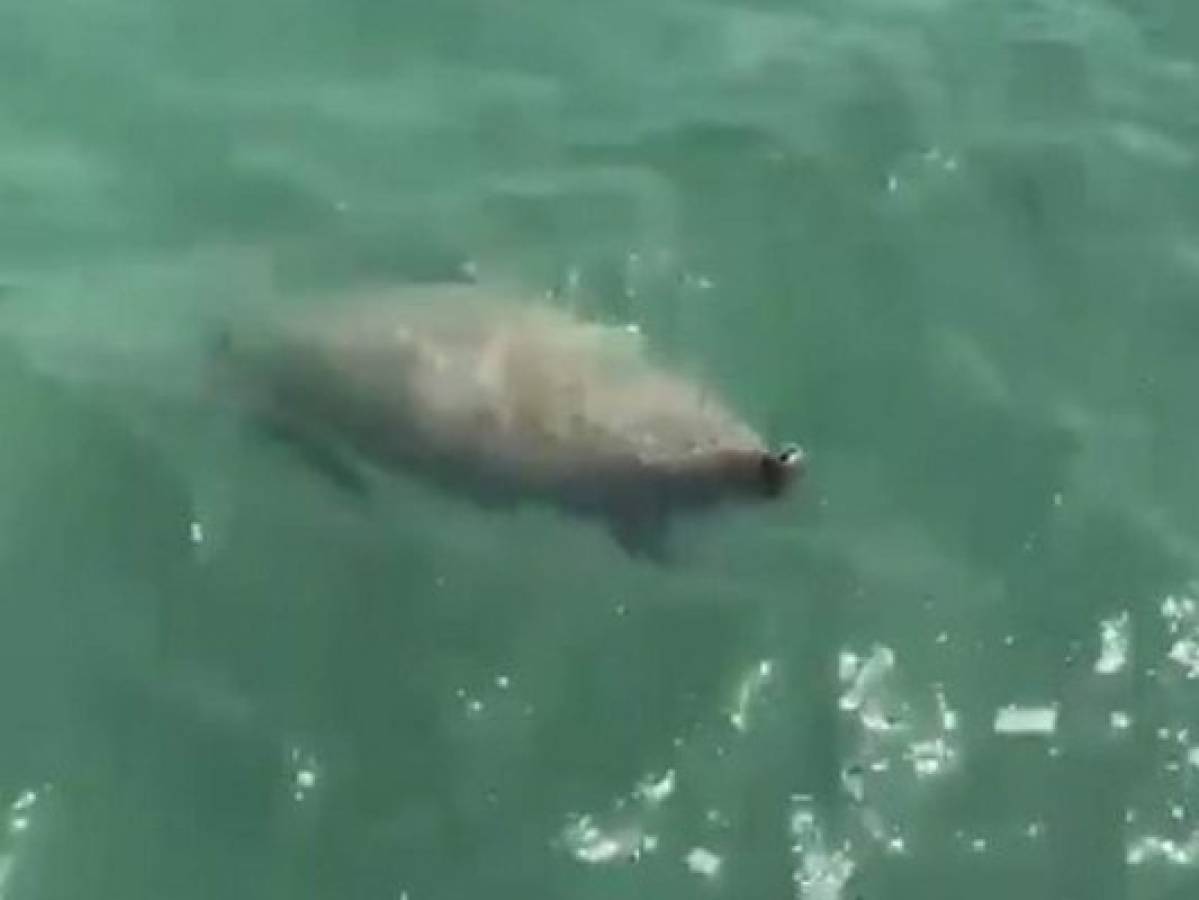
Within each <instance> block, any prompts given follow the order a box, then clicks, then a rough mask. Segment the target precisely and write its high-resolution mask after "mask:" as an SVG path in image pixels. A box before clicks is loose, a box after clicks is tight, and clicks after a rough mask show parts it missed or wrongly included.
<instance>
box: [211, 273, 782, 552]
mask: <svg viewBox="0 0 1199 900" xmlns="http://www.w3.org/2000/svg"><path fill="white" fill-rule="evenodd" d="M219 356H220V359H221V360H222V364H223V366H224V368H225V370H226V371H228V372H230V373H232V375H233V376H234V378H235V380H236V383H237V385H238V393H239V395H240V397H242V398H243V399H245V400H247V401H248V402H249V403H250V406H251V408H252V410H253V415H254V418H255V420H256V421H258V422H259V423H261V424H262V425H264V427H266V428H267V429H268V430H269V431H270V432H271V433H272V434H273V435H275V436H276V437H279V438H282V439H283V440H285V441H286V442H287V443H288V444H289V445H291V446H292V447H294V448H295V449H296V450H298V451H299V452H301V453H302V454H303V455H304V457H305V458H306V459H307V460H308V461H309V462H310V463H312V464H313V465H315V466H316V467H317V468H319V469H320V470H321V471H322V472H324V473H325V474H326V475H328V476H330V477H331V478H332V479H333V480H335V481H336V482H337V483H338V484H339V485H341V486H342V487H344V488H347V489H349V490H351V491H354V492H357V493H364V492H365V491H366V489H367V487H366V486H367V479H366V476H365V474H364V473H363V464H364V463H368V464H372V465H373V467H375V468H379V469H383V470H391V471H392V472H395V473H408V474H410V475H414V476H417V477H419V478H423V479H425V480H426V481H429V482H432V483H435V484H437V485H440V486H441V487H443V488H445V489H446V490H448V491H450V492H452V493H454V494H457V495H460V496H463V497H467V498H470V499H472V500H473V501H475V502H476V503H477V504H480V505H482V506H484V507H493V508H500V507H511V506H514V505H516V504H520V503H525V502H540V503H544V504H549V505H551V506H553V507H556V508H558V509H559V510H561V511H564V512H566V513H569V514H573V515H576V516H580V517H583V518H586V519H592V520H598V521H600V522H603V523H605V524H606V526H607V528H608V530H609V531H610V533H611V535H612V536H613V537H614V538H615V540H616V541H617V542H618V543H619V544H620V545H621V546H622V547H623V548H624V549H625V550H626V551H627V552H628V553H630V554H632V555H635V556H643V557H649V558H653V559H656V560H659V561H661V560H664V559H665V557H666V556H667V535H668V532H669V524H670V521H671V520H672V518H673V517H675V516H676V515H678V514H682V513H688V512H698V511H702V510H708V509H712V508H715V507H717V506H721V505H724V504H728V503H735V502H743V501H754V500H768V499H772V498H778V497H781V496H783V495H784V493H785V492H786V490H787V488H788V486H789V484H791V483H792V482H793V481H794V480H795V478H796V476H797V475H798V474H800V473H802V471H803V469H804V465H805V458H804V454H803V451H802V450H801V449H800V448H799V447H798V446H797V445H794V444H788V445H784V446H782V447H781V448H779V449H771V448H770V447H768V446H767V445H766V443H765V442H764V441H763V439H762V438H761V437H760V436H759V435H758V434H757V433H756V432H755V431H754V430H753V429H752V428H751V427H750V426H749V425H747V424H746V423H745V422H743V421H742V420H741V419H740V418H738V417H737V416H736V415H735V414H734V413H732V412H731V411H730V410H729V409H728V408H727V407H726V406H725V405H724V404H722V403H721V402H720V401H719V399H718V398H717V397H716V396H715V395H714V394H713V393H712V392H711V391H710V390H707V389H706V388H704V387H703V386H702V385H700V384H697V383H695V382H693V381H692V380H690V379H688V378H685V377H682V376H681V375H679V374H677V373H673V372H670V371H668V370H667V369H666V368H665V367H664V366H663V365H661V364H659V363H656V362H654V361H653V360H651V357H650V354H649V353H648V352H647V348H646V347H645V345H644V340H643V338H642V336H641V335H640V334H639V333H638V332H637V331H636V330H635V329H629V328H623V327H618V326H614V325H608V324H602V323H599V322H596V321H589V320H586V319H584V318H581V317H578V316H576V315H575V314H573V313H571V312H570V311H568V310H566V309H564V308H561V307H559V306H557V305H554V304H551V303H547V302H534V301H530V300H526V299H524V298H523V297H521V296H519V295H505V294H503V293H498V292H494V291H489V290H487V289H485V288H482V287H479V286H472V285H440V286H433V287H422V288H408V289H397V290H395V291H392V292H385V293H381V294H376V295H373V296H366V297H362V296H360V297H353V298H349V299H347V300H344V301H339V302H336V303H323V304H320V305H313V306H312V307H309V308H300V309H295V310H292V311H290V312H287V313H284V314H280V315H273V316H271V317H269V318H268V319H265V320H263V321H259V322H256V323H254V325H253V326H252V327H239V328H229V329H226V330H225V331H224V332H223V333H222V338H221V341H220V354H219Z"/></svg>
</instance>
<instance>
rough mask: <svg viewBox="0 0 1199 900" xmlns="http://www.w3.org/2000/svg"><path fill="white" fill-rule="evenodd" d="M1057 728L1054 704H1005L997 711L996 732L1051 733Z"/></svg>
mask: <svg viewBox="0 0 1199 900" xmlns="http://www.w3.org/2000/svg"><path fill="white" fill-rule="evenodd" d="M1056 730H1057V708H1056V707H1053V706H1024V707H1022V706H1004V707H1001V708H1000V709H998V710H997V711H996V713H995V733H996V734H1032V735H1049V734H1053V733H1054V731H1056Z"/></svg>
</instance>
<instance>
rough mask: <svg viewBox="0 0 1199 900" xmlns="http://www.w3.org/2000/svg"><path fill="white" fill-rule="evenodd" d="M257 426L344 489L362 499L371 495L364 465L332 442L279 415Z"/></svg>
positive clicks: (266, 419) (261, 420)
mask: <svg viewBox="0 0 1199 900" xmlns="http://www.w3.org/2000/svg"><path fill="white" fill-rule="evenodd" d="M256 425H257V427H258V429H259V430H260V431H261V432H262V433H263V434H265V435H266V436H267V437H268V438H270V439H271V440H274V441H275V442H277V443H279V444H282V445H284V446H286V447H287V448H288V449H289V450H291V451H292V452H293V453H295V454H296V455H297V456H298V457H299V458H300V459H301V460H303V461H304V463H306V464H307V465H308V466H309V467H310V468H312V469H313V470H314V471H316V472H318V473H319V474H320V475H322V476H323V477H325V478H326V479H328V480H329V481H330V482H331V483H332V484H334V485H336V486H337V487H338V488H340V489H341V490H343V491H345V492H346V493H348V494H352V495H354V496H355V497H358V498H359V499H366V498H367V497H368V496H369V495H370V485H369V484H368V483H367V480H366V476H365V475H364V474H363V472H362V469H361V467H360V466H359V465H358V464H357V463H356V462H355V461H354V460H353V459H351V458H350V456H349V454H348V453H347V452H346V451H344V450H342V449H341V448H339V447H336V446H335V445H334V444H333V443H332V442H331V441H329V440H327V439H324V438H321V437H320V436H318V435H316V434H314V433H313V432H312V431H310V430H308V429H305V428H302V427H299V426H297V425H293V424H290V423H288V422H285V421H283V420H281V419H278V418H262V419H259V420H257V422H256Z"/></svg>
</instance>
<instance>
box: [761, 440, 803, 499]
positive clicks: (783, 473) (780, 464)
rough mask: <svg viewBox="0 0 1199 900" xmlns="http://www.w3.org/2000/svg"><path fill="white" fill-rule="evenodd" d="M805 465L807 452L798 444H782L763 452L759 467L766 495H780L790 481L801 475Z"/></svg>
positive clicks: (788, 485)
mask: <svg viewBox="0 0 1199 900" xmlns="http://www.w3.org/2000/svg"><path fill="white" fill-rule="evenodd" d="M807 466H808V457H807V454H806V453H804V450H803V448H802V447H800V446H799V445H798V444H784V445H783V446H782V447H781V448H779V449H778V450H776V451H774V452H772V453H765V454H763V456H762V461H761V463H760V468H761V476H762V489H763V491H764V492H765V493H766V496H767V497H780V496H782V495H783V494H784V493H785V492H786V490H787V488H788V487H790V486H791V483H792V482H794V481H796V480H798V479H799V478H802V477H803V474H804V472H805V471H806V470H807Z"/></svg>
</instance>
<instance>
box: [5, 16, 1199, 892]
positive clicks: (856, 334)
mask: <svg viewBox="0 0 1199 900" xmlns="http://www.w3.org/2000/svg"><path fill="white" fill-rule="evenodd" d="M1197 138H1199V7H1197V6H1195V5H1194V3H1193V2H1191V0H1156V2H1152V3H1134V2H1131V0H1086V2H1084V0H1075V2H1066V0H1058V2H1049V0H1045V2H1009V3H998V2H996V3H988V2H984V0H891V2H883V0H838V2H832V0H793V2H790V3H784V2H771V0H744V2H741V3H734V2H723V3H722V2H701V0H673V2H672V0H638V2H631V0H608V2H603V3H591V4H584V3H577V2H571V0H531V2H529V3H521V4H517V3H510V2H503V0H500V2H493V3H482V2H478V3H474V2H469V0H441V2H436V3H428V4H417V3H411V2H409V3H404V2H393V3H384V2H381V0H342V2H339V3H335V2H331V0H293V2H283V0H262V2H258V3H241V2H232V0H209V2H207V3H200V2H195V0H160V2H149V0H97V2H93V3H81V2H68V0H48V2H37V3H35V2H31V0H8V2H6V3H5V4H4V5H3V6H2V7H0V286H2V288H3V293H2V294H0V318H2V319H3V321H4V323H5V325H4V331H3V333H4V338H3V341H2V342H0V416H2V419H0V421H2V423H3V425H2V433H3V442H2V444H0V448H2V449H0V802H2V803H3V804H4V806H5V808H6V809H7V812H6V813H5V816H6V818H4V819H3V820H2V821H0V825H2V826H3V834H2V836H0V895H2V896H3V898H4V900H23V898H96V900H99V898H121V900H132V898H154V900H167V898H172V900H173V898H197V900H198V898H205V900H209V898H241V897H245V898H275V897H278V898H288V900H294V898H304V897H312V898H337V900H350V898H388V900H400V898H406V900H427V898H428V900H432V898H447V900H448V898H474V897H487V898H538V900H540V898H547V900H548V898H613V897H622V898H623V897H638V898H641V897H645V898H651V897H652V898H671V900H675V898H696V897H708V896H713V897H728V898H737V900H752V898H763V900H767V898H769V900H774V898H783V897H794V898H802V900H837V898H841V900H855V898H862V900H888V898H935V897H962V896H967V897H979V898H1010V897H1013V896H1019V897H1024V898H1034V897H1035V898H1052V900H1074V898H1080V900H1107V898H1125V897H1127V898H1138V900H1139V898H1146V900H1147V898H1163V900H1164V898H1184V897H1192V896H1195V895H1196V891H1199V830H1197V827H1199V823H1197V822H1196V819H1195V817H1196V814H1197V809H1196V804H1197V803H1199V785H1197V783H1196V782H1197V778H1199V702H1197V701H1199V693H1197V692H1199V679H1197V678H1196V676H1199V608H1197V607H1196V604H1195V602H1194V601H1192V600H1191V599H1190V598H1191V597H1192V596H1194V595H1195V593H1196V592H1197V591H1199V588H1196V587H1195V586H1194V585H1193V583H1192V581H1191V579H1193V578H1195V577H1196V575H1197V574H1199V480H1197V478H1196V475H1195V468H1194V465H1195V459H1196V451H1197V450H1199V419H1197V418H1196V415H1195V399H1194V394H1195V386H1196V384H1199V377H1197V376H1199V354H1197V353H1196V349H1197V348H1199V290H1197V288H1199V178H1197V175H1199V171H1197V167H1196V152H1197V149H1199V147H1197ZM463 272H478V273H481V274H485V275H494V276H497V277H502V278H504V279H509V280H515V279H519V280H520V281H522V282H524V283H526V284H528V285H531V286H532V288H533V289H536V290H545V289H553V290H556V291H558V292H560V293H564V294H566V295H569V296H571V297H574V298H577V299H578V302H579V303H582V304H585V305H586V306H587V308H588V309H589V310H590V311H591V312H592V313H594V314H595V315H597V316H600V317H603V318H605V319H606V320H611V321H628V322H636V323H638V324H640V325H641V326H642V328H643V329H644V331H645V333H646V334H647V335H648V336H649V338H650V340H651V342H652V343H653V344H654V346H655V347H657V348H658V350H659V351H660V352H661V353H663V354H664V355H666V356H669V357H670V358H672V359H673V360H674V361H675V362H676V363H677V364H678V365H679V366H682V367H684V368H685V369H687V370H689V371H692V372H696V373H699V374H702V375H703V376H704V377H705V378H707V379H709V380H710V381H712V382H713V383H715V384H716V385H718V386H719V388H720V390H721V392H722V393H723V394H724V395H725V396H726V397H727V398H728V399H729V401H730V402H731V403H732V404H733V405H735V406H736V407H737V408H738V409H739V410H741V411H742V412H743V414H744V415H745V416H746V418H748V419H749V420H751V421H752V422H753V423H754V424H755V425H756V426H757V427H759V428H760V429H762V430H763V431H765V432H767V433H768V434H769V435H770V436H771V438H772V439H774V440H784V439H795V440H798V441H800V442H802V443H803V444H804V446H805V447H806V448H807V450H808V452H809V453H810V456H811V460H812V467H811V472H810V475H809V478H808V480H807V481H806V483H805V484H804V485H803V487H802V489H801V490H800V491H799V492H798V493H797V494H796V496H795V497H794V498H792V499H791V500H788V501H787V502H786V503H785V504H783V505H781V506H776V507H773V508H771V509H769V510H765V511H763V510H754V511H745V512H743V513H742V512H738V513H734V514H730V515H728V516H720V517H716V518H713V519H709V520H701V521H697V522H693V523H690V524H688V525H686V526H685V527H684V528H682V529H680V532H679V534H678V535H677V536H676V538H677V545H678V557H679V558H678V561H677V562H676V563H675V564H674V565H673V566H670V567H667V568H662V567H656V566H653V565H648V564H645V563H641V562H637V561H635V560H631V559H629V558H627V557H625V556H624V555H623V554H622V553H621V552H620V550H619V549H618V548H616V547H615V545H614V544H613V543H612V542H611V541H609V540H607V538H606V537H605V536H604V535H603V534H602V533H600V531H599V530H597V529H594V528H592V527H590V526H589V525H587V524H586V523H578V522H575V521H567V520H564V519H562V518H560V517H558V516H556V515H555V514H553V513H551V512H548V511H545V510H540V509H535V508H532V509H526V510H523V511H521V512H519V513H516V514H504V513H497V512H487V511H480V510H477V509H475V508H473V507H470V506H467V505H464V504H462V503H459V502H457V501H455V500H452V499H450V498H448V497H445V496H442V495H441V494H439V493H437V492H436V491H435V490H433V489H430V488H429V487H427V486H425V485H422V484H420V483H416V482H410V481H406V480H404V479H396V480H394V481H392V482H389V483H388V484H387V485H386V486H385V487H384V488H382V489H381V491H380V493H379V495H378V496H377V497H376V500H375V502H373V503H371V504H369V505H367V506H365V507H364V506H363V505H361V504H356V503H354V502H352V501H350V500H348V499H347V498H346V497H345V496H343V495H342V494H340V493H339V492H338V491H337V490H336V489H334V488H332V487H331V486H330V485H328V484H327V483H325V482H324V481H322V480H321V479H319V478H318V477H314V475H313V474H312V473H311V472H309V471H308V470H307V469H305V468H304V467H303V466H302V465H298V464H297V463H296V461H295V460H294V459H291V458H289V457H288V456H287V455H286V454H283V453H281V452H279V451H278V449H277V448H273V447H271V446H268V445H266V444H265V443H261V442H255V441H254V440H252V439H246V438H245V436H244V435H240V434H239V433H238V432H236V430H235V429H231V428H228V427H226V425H227V423H225V422H224V421H223V420H222V418H221V416H220V415H216V416H214V415H212V414H210V413H209V412H204V411H202V410H201V409H200V408H199V407H198V406H197V405H196V404H195V403H194V402H193V401H192V398H193V392H192V389H194V388H195V387H196V384H197V380H196V373H195V369H194V357H193V356H191V355H190V351H189V350H188V348H189V347H190V343H189V342H190V341H191V340H192V339H193V338H196V337H197V335H198V334H199V333H200V331H202V323H203V322H204V321H205V317H206V316H207V315H208V313H209V312H211V311H212V310H214V309H225V308H226V307H227V306H229V305H235V304H246V303H250V304H253V303H254V302H255V299H256V298H258V297H260V296H266V295H268V294H270V295H271V296H274V297H283V298H288V297H292V296H298V295H301V294H311V293H313V292H317V291H320V292H328V293H330V294H336V293H337V292H339V291H341V290H348V289H351V288H355V287H359V286H361V285H364V284H380V283H387V282H393V281H430V280H439V279H445V278H451V277H458V276H460V275H461V274H462V273H463ZM1009 707H1015V708H1016V714H1015V716H1014V717H1013V713H1012V710H1010V709H1009ZM1020 710H1024V711H1025V713H1024V715H1023V718H1021V716H1020V713H1019V711H1020ZM1029 711H1031V712H1029ZM1011 728H1014V729H1015V730H1016V731H1017V732H1021V733H1015V734H1014V733H1011V730H1010V729H1011Z"/></svg>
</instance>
